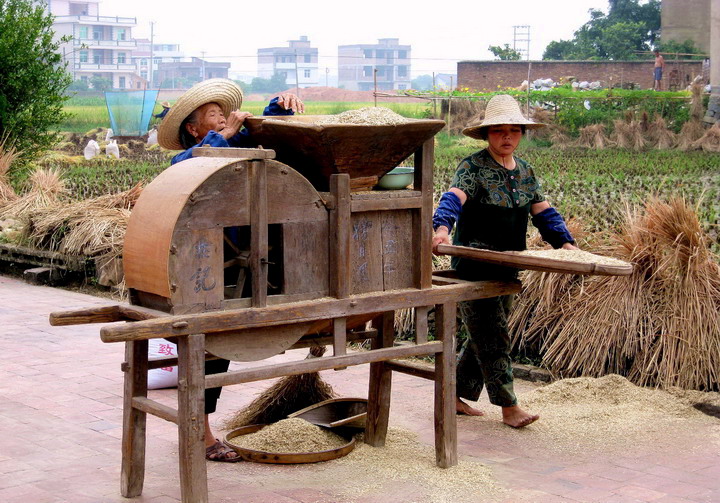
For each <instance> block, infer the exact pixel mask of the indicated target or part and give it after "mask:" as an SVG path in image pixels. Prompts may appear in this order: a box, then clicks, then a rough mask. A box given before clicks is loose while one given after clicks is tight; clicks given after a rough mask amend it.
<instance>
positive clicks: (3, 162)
mask: <svg viewBox="0 0 720 503" xmlns="http://www.w3.org/2000/svg"><path fill="white" fill-rule="evenodd" d="M19 155H20V152H18V150H17V149H16V148H15V147H14V146H13V145H11V144H10V143H8V139H7V137H5V138H3V139H2V140H0V208H2V207H3V206H5V205H6V204H8V203H10V202H12V201H14V200H16V199H17V197H18V196H17V194H16V193H15V190H14V189H13V188H12V185H10V180H9V179H8V173H9V172H10V167H11V166H12V163H13V162H15V159H17V158H18V156H19Z"/></svg>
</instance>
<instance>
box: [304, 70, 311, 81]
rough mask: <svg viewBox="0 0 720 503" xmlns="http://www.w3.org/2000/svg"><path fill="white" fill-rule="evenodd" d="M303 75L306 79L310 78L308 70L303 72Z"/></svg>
mask: <svg viewBox="0 0 720 503" xmlns="http://www.w3.org/2000/svg"><path fill="white" fill-rule="evenodd" d="M304 75H305V78H306V79H309V78H310V70H305V73H304Z"/></svg>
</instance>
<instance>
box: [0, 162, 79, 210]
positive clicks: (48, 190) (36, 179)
mask: <svg viewBox="0 0 720 503" xmlns="http://www.w3.org/2000/svg"><path fill="white" fill-rule="evenodd" d="M30 184H31V185H30V190H29V191H28V192H27V193H26V194H24V195H23V196H21V197H19V198H17V199H15V200H13V201H10V202H9V203H7V204H5V205H4V206H3V207H2V209H0V219H5V218H13V219H15V220H25V218H26V217H27V215H28V214H29V213H30V212H32V211H33V210H35V209H38V208H46V207H48V206H53V205H56V204H57V203H58V201H59V199H60V196H62V195H63V194H65V193H66V192H67V189H66V188H65V182H64V181H63V180H61V179H60V174H59V173H58V172H57V171H56V170H53V169H38V170H36V171H35V172H33V174H32V175H31V176H30Z"/></svg>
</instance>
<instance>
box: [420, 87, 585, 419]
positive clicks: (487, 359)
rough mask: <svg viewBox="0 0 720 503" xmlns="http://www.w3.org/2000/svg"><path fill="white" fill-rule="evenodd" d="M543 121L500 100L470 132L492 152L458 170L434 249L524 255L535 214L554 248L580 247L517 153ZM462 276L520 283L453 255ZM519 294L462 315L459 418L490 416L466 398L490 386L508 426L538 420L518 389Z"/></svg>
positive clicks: (438, 219)
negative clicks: (514, 342)
mask: <svg viewBox="0 0 720 503" xmlns="http://www.w3.org/2000/svg"><path fill="white" fill-rule="evenodd" d="M543 126H544V124H540V123H536V122H532V121H529V120H527V119H526V118H525V117H524V116H523V115H522V112H521V111H520V107H519V105H518V103H517V102H516V101H515V99H514V98H513V97H512V96H508V95H498V96H494V97H493V98H492V99H491V100H490V101H489V102H488V104H487V107H486V109H485V119H484V120H483V121H482V122H481V123H480V124H476V125H472V126H469V127H467V128H465V129H464V130H463V134H465V135H467V136H469V137H471V138H477V139H482V140H486V141H487V143H488V146H487V148H485V149H484V150H481V151H479V152H476V153H474V154H472V155H471V156H470V157H468V158H466V159H464V160H463V161H462V162H461V163H460V165H459V166H458V169H457V171H456V172H455V176H454V178H453V181H452V184H451V187H450V190H449V191H448V192H446V193H445V194H443V195H442V197H441V198H440V203H439V205H438V208H437V210H436V211H435V214H434V215H433V228H434V229H435V235H434V237H433V246H437V245H438V244H441V243H445V244H449V243H450V237H449V234H450V231H452V229H453V227H454V225H455V222H456V221H457V228H456V229H455V232H454V236H453V242H454V244H456V245H462V246H472V247H476V248H485V249H491V250H498V251H507V250H518V251H519V250H524V249H525V247H526V245H525V236H526V233H527V225H528V220H529V218H528V217H529V216H532V222H533V224H534V225H535V226H537V227H538V229H539V230H540V233H541V235H542V237H543V239H544V240H545V241H547V242H549V243H550V244H551V245H552V246H553V247H555V248H561V247H562V248H571V249H572V248H575V246H574V240H573V238H572V236H571V235H570V233H569V232H568V230H567V227H566V226H565V222H564V220H563V218H562V217H561V216H560V215H559V214H558V212H557V211H556V210H555V209H554V208H552V207H551V206H550V204H549V203H548V202H547V201H546V200H545V197H544V196H543V194H542V192H541V190H540V185H539V184H538V182H537V179H536V178H535V172H534V170H533V168H532V166H530V165H529V164H528V163H527V162H526V161H524V160H522V159H520V158H517V157H515V156H514V155H513V153H514V152H515V149H516V148H517V146H518V144H519V143H520V140H521V138H522V136H523V134H524V133H525V130H526V129H534V128H540V127H543ZM452 266H453V267H454V268H455V269H456V271H457V272H458V274H459V275H460V277H462V278H465V279H470V280H473V281H477V280H487V279H501V280H504V279H514V278H516V277H517V270H516V269H513V268H507V267H501V266H495V265H491V264H485V263H481V262H477V261H473V260H468V259H462V258H457V257H453V260H452ZM511 305H512V296H501V297H493V298H490V299H478V300H474V301H470V302H464V303H461V305H460V314H461V316H462V318H463V322H464V323H465V326H466V327H467V329H468V334H469V337H468V340H467V341H466V344H465V347H464V348H463V349H462V351H461V353H460V355H459V360H458V367H457V396H458V398H457V403H456V409H457V412H458V414H468V415H474V416H481V415H483V413H482V412H480V411H479V410H477V409H475V408H473V407H471V406H470V405H469V404H468V403H466V402H465V401H463V399H465V400H470V401H473V402H474V401H477V400H478V398H479V396H480V392H481V391H482V388H483V385H484V386H485V388H486V389H487V392H488V396H489V398H490V403H492V404H493V405H499V406H500V407H502V416H503V422H504V423H505V424H507V425H509V426H512V427H515V428H521V427H524V426H527V425H529V424H530V423H533V422H534V421H536V420H537V419H538V418H539V416H537V415H534V414H530V413H528V412H525V411H524V410H522V409H521V408H520V407H519V406H518V405H517V398H516V397H515V393H514V391H513V375H512V367H511V360H510V336H509V334H508V326H507V317H508V313H509V310H510V308H511Z"/></svg>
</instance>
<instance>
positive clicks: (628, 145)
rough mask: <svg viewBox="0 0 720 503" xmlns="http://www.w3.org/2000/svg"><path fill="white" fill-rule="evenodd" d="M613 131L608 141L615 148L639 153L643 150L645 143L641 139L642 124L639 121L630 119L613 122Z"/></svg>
mask: <svg viewBox="0 0 720 503" xmlns="http://www.w3.org/2000/svg"><path fill="white" fill-rule="evenodd" d="M613 124H614V126H615V127H614V129H613V132H612V134H611V135H610V141H611V142H612V143H613V144H614V146H615V147H617V148H622V149H627V150H635V151H641V150H644V149H645V146H646V143H645V139H644V138H643V124H642V122H641V121H636V120H634V119H631V120H630V121H627V120H624V121H623V120H620V119H617V120H615V121H613Z"/></svg>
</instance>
